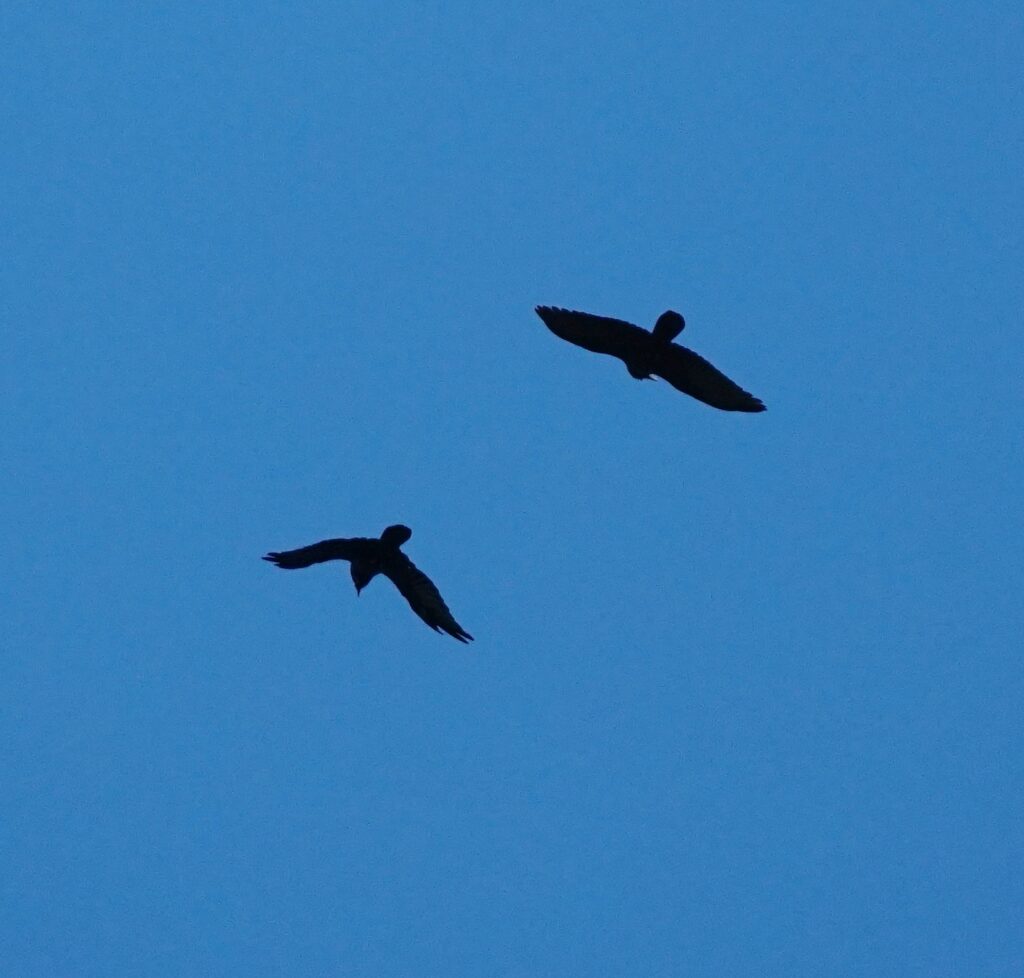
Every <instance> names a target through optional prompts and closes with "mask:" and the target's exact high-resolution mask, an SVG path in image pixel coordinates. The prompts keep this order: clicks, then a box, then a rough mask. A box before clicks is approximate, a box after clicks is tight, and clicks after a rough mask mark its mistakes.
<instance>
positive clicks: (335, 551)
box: [263, 537, 377, 570]
mask: <svg viewBox="0 0 1024 978" xmlns="http://www.w3.org/2000/svg"><path fill="white" fill-rule="evenodd" d="M375 543H377V541H376V540H370V539H369V538H367V537H351V538H348V539H346V538H344V537H342V538H339V539H337V540H321V541H320V542H319V543H314V544H310V546H308V547H300V548H299V549H298V550H284V551H282V552H280V553H278V552H276V551H271V552H270V553H268V554H267V555H266V557H264V558H263V559H264V560H269V561H270V562H271V563H272V564H276V565H277V566H278V567H283V568H284V569H285V570H296V569H297V568H299V567H310V566H311V565H313V564H322V563H323V562H324V561H325V560H358V559H359V558H360V557H362V556H364V555H365V554H366V552H367V550H368V549H369V546H371V545H372V544H375Z"/></svg>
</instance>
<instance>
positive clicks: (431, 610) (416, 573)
mask: <svg viewBox="0 0 1024 978" xmlns="http://www.w3.org/2000/svg"><path fill="white" fill-rule="evenodd" d="M411 536H412V530H410V529H409V527H407V526H401V525H397V526H389V527H388V528H387V529H386V530H385V531H384V532H383V533H382V534H381V535H380V537H379V538H374V537H350V538H347V539H346V538H340V539H337V540H321V541H320V542H319V543H314V544H311V545H310V546H308V547H300V548H299V549H298V550H284V551H282V552H281V553H277V552H273V551H272V552H271V553H268V554H267V555H266V556H265V557H264V558H263V559H264V560H269V561H270V562H271V563H272V564H275V565H276V566H278V567H283V568H284V569H285V570H295V569H297V568H299V567H309V566H310V565H312V564H321V563H323V562H324V561H325V560H347V561H348V562H349V563H350V565H351V566H350V568H349V569H350V571H351V573H352V583H353V584H355V586H356V594H359V592H360V591H362V589H363V588H364V587H366V585H367V584H369V583H370V581H372V580H373V579H374V578H375V577H376V576H377V575H378V574H383V575H384V576H385V577H387V578H389V579H390V580H391V583H392V584H394V585H395V587H397V588H398V590H399V592H400V593H401V595H402V597H403V598H405V600H406V601H408V602H409V607H411V608H412V610H413V611H415V612H416V614H417V615H419V616H420V618H422V619H423V620H424V621H425V622H426V623H427V624H428V625H429V626H430V627H431V628H432V629H434V631H435V632H446V633H447V634H449V635H451V636H452V638H457V639H458V640H459V641H460V642H471V641H473V636H472V635H470V634H469V632H467V631H466V630H465V629H464V628H463V627H462V626H461V625H460V624H459V623H458V622H457V621H456V620H455V618H454V617H452V613H451V612H450V611H449V610H448V605H446V604H445V603H444V598H442V597H441V593H440V591H438V590H437V588H436V587H435V586H434V582H433V581H432V580H431V579H430V578H429V577H427V575H426V574H424V573H423V571H421V570H420V569H419V568H418V567H417V566H416V565H415V564H414V563H413V562H412V561H411V560H410V559H409V558H408V557H406V555H405V554H404V553H402V550H401V546H402V544H403V543H405V542H406V541H407V540H408V539H409V537H411Z"/></svg>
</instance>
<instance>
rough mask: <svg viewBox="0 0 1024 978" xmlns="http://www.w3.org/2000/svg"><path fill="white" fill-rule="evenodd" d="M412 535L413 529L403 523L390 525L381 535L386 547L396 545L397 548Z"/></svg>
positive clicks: (381, 540)
mask: <svg viewBox="0 0 1024 978" xmlns="http://www.w3.org/2000/svg"><path fill="white" fill-rule="evenodd" d="M411 536H412V530H410V529H409V527H407V526H402V524H401V523H396V524H395V525H394V526H389V527H388V528H387V529H386V530H385V531H384V532H383V533H382V534H381V535H380V542H381V543H383V544H384V546H385V547H394V548H395V549H396V550H397V549H398V548H399V547H400V546H401V545H402V544H403V543H405V541H406V540H408V539H409V537H411Z"/></svg>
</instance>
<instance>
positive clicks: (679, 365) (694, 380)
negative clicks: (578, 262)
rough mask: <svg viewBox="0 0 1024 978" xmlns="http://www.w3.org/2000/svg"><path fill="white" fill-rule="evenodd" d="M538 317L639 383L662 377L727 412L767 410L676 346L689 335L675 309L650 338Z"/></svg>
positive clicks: (613, 325) (618, 328) (562, 314)
mask: <svg viewBox="0 0 1024 978" xmlns="http://www.w3.org/2000/svg"><path fill="white" fill-rule="evenodd" d="M537 315H538V316H540V318H541V319H543V320H544V324H545V325H546V326H547V328H548V329H550V330H551V332H552V333H554V334H555V336H557V337H559V338H561V339H563V340H568V341H569V342H570V343H575V344H576V345H577V346H582V347H583V349H584V350H591V351H592V352H594V353H607V354H610V355H611V356H613V357H618V358H619V359H620V360H622V361H623V362H624V363H625V364H626V369H627V370H628V371H629V373H630V376H631V377H635V378H636V379H637V380H650V379H651V374H656V375H657V376H658V377H662V378H664V379H665V380H667V381H668V382H669V383H670V384H671V385H672V386H673V387H674V388H675V389H676V390H678V391H682V392H683V393H684V394H689V395H690V397H695V398H697V400H698V401H703V402H704V403H705V404H710V405H711V406H712V407H716V408H719V409H721V410H722V411H749V412H755V411H763V410H764V409H765V407H764V404H762V403H761V401H760V400H759V399H758V398H756V397H754V395H753V394H748V393H747V392H746V391H745V390H744V389H743V388H742V387H740V386H739V385H738V384H734V383H733V382H732V381H731V380H729V378H728V377H726V376H725V374H723V373H722V372H721V371H720V370H718V369H717V368H716V367H713V366H712V365H711V364H710V363H708V362H707V360H705V359H704V358H703V357H701V356H698V355H697V354H696V353H694V352H693V350H688V349H687V348H686V347H685V346H679V345H678V344H676V343H673V342H672V341H673V340H674V339H675V338H676V337H677V336H678V335H679V334H680V333H681V332H682V331H683V327H685V326H686V320H685V319H683V317H682V316H680V315H679V313H677V312H673V311H672V310H671V309H669V310H668V311H667V312H663V313H662V314H661V315H660V316H659V317H658V321H657V322H656V323H655V324H654V329H653V330H651V331H650V332H648V331H647V330H646V329H641V328H640V327H639V326H634V325H633V324H632V323H626V322H623V321H622V320H621V319H609V318H608V317H606V316H592V315H590V313H586V312H572V311H571V310H569V309H556V308H554V307H552V306H537Z"/></svg>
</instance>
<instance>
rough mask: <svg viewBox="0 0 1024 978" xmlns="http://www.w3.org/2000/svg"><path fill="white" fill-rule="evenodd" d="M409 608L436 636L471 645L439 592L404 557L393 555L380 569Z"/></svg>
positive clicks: (468, 635) (471, 638) (402, 555)
mask: <svg viewBox="0 0 1024 978" xmlns="http://www.w3.org/2000/svg"><path fill="white" fill-rule="evenodd" d="M382 570H383V572H384V574H385V575H386V576H387V577H389V578H390V579H391V581H392V583H393V584H394V585H395V587H397V588H398V590H399V591H400V592H401V594H402V597H403V598H405V600H406V601H408V602H409V607H410V608H412V610H413V611H415V612H416V614H417V615H419V616H420V618H422V619H423V620H424V621H425V622H426V623H427V624H428V625H429V626H430V627H431V628H432V629H434V631H435V632H446V633H447V634H449V635H451V636H452V638H457V639H458V640H459V641H460V642H472V641H473V636H472V635H470V634H469V632H467V631H466V630H465V629H464V628H463V627H462V626H461V625H460V624H459V623H458V622H457V621H456V620H455V618H454V617H453V616H452V613H451V612H450V611H449V610H448V605H446V604H445V603H444V598H442V597H441V592H440V591H438V589H437V588H436V587H435V586H434V582H433V581H432V580H431V579H430V578H429V577H427V575H426V574H424V573H423V571H421V570H420V569H419V568H418V567H417V566H416V565H415V564H414V563H413V562H412V561H411V560H410V559H409V558H408V557H406V555H405V554H404V553H402V552H401V551H396V552H395V553H394V554H392V555H389V556H388V558H387V559H386V560H385V561H384V566H383V568H382Z"/></svg>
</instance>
